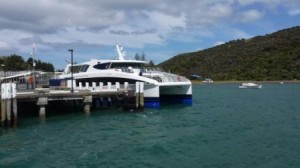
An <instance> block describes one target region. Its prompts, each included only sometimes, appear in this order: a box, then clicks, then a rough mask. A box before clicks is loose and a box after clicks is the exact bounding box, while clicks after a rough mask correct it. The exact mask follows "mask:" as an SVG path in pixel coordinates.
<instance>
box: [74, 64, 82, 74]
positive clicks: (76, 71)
mask: <svg viewBox="0 0 300 168" xmlns="http://www.w3.org/2000/svg"><path fill="white" fill-rule="evenodd" d="M80 68H81V66H78V65H77V66H73V73H79V71H80Z"/></svg>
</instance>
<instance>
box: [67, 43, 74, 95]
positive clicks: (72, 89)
mask: <svg viewBox="0 0 300 168" xmlns="http://www.w3.org/2000/svg"><path fill="white" fill-rule="evenodd" d="M68 51H69V52H71V92H72V93H73V92H74V88H73V49H69V50H68Z"/></svg>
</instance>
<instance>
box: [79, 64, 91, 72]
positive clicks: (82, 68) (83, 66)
mask: <svg viewBox="0 0 300 168" xmlns="http://www.w3.org/2000/svg"><path fill="white" fill-rule="evenodd" d="M88 68H89V65H82V67H81V69H80V72H86V71H87V69H88Z"/></svg>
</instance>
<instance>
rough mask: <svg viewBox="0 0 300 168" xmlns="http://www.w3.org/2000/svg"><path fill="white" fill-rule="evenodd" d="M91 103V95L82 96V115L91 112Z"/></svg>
mask: <svg viewBox="0 0 300 168" xmlns="http://www.w3.org/2000/svg"><path fill="white" fill-rule="evenodd" d="M92 102H93V97H92V96H91V95H89V96H84V98H83V104H84V105H83V111H84V113H90V112H91V103H92Z"/></svg>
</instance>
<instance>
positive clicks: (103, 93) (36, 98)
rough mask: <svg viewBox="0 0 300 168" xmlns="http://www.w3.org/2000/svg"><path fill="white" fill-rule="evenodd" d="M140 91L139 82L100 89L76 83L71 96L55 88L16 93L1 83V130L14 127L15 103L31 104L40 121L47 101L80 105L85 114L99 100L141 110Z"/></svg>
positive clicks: (141, 99) (141, 94)
mask: <svg viewBox="0 0 300 168" xmlns="http://www.w3.org/2000/svg"><path fill="white" fill-rule="evenodd" d="M143 89H144V83H142V82H137V83H136V84H135V85H129V84H128V83H124V84H123V85H120V83H118V82H116V83H115V84H114V85H112V83H110V82H108V83H107V85H104V84H103V83H101V82H100V83H99V84H98V85H96V83H93V84H92V85H91V86H90V85H89V84H86V85H85V87H82V84H81V83H79V85H78V86H75V87H74V91H73V92H72V91H71V90H70V89H58V88H36V89H34V90H17V87H16V84H15V83H2V84H1V115H0V119H1V120H0V121H1V125H2V126H3V127H5V126H7V127H10V126H17V120H18V102H23V103H26V102H27V103H28V102H34V104H35V105H36V106H37V107H38V109H39V112H38V114H39V116H40V117H45V116H46V108H47V106H48V105H49V102H51V101H62V102H63V101H80V102H81V103H80V104H82V106H83V107H82V109H83V111H84V112H85V113H90V112H91V105H92V104H93V103H95V102H93V101H96V100H103V98H106V99H107V100H109V101H111V100H112V99H113V100H118V101H123V102H122V106H123V109H125V110H131V111H132V110H143V108H144V96H143ZM125 98H126V99H125ZM26 110H27V109H26ZM29 110H31V109H28V111H29Z"/></svg>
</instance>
